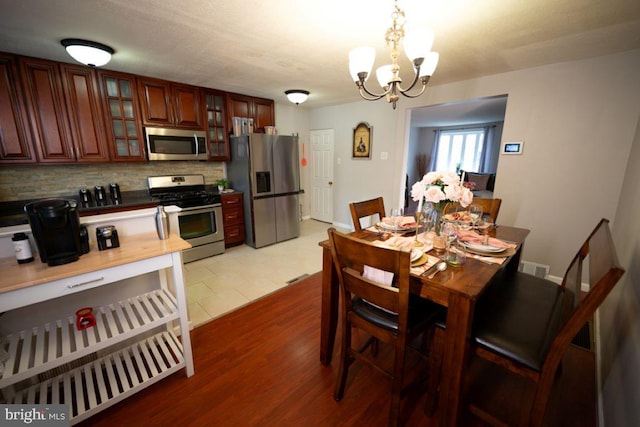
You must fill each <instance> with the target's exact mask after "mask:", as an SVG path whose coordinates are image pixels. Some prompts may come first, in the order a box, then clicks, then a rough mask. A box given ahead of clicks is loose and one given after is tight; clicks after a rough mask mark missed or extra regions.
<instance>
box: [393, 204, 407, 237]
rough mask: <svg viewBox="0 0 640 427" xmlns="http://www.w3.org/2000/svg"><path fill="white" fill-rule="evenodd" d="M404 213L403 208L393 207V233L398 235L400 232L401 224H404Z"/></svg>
mask: <svg viewBox="0 0 640 427" xmlns="http://www.w3.org/2000/svg"><path fill="white" fill-rule="evenodd" d="M403 215H404V209H403V208H393V209H391V215H390V217H391V224H392V225H393V233H394V234H396V235H398V234H400V224H402V217H403Z"/></svg>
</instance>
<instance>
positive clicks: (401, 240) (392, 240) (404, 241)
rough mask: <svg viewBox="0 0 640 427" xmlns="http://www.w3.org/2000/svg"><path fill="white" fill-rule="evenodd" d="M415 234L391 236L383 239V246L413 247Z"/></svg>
mask: <svg viewBox="0 0 640 427" xmlns="http://www.w3.org/2000/svg"><path fill="white" fill-rule="evenodd" d="M415 238H416V237H415V235H411V236H395V235H394V236H391V237H389V238H388V239H387V240H385V241H384V245H385V246H389V247H392V248H413V242H414V240H415Z"/></svg>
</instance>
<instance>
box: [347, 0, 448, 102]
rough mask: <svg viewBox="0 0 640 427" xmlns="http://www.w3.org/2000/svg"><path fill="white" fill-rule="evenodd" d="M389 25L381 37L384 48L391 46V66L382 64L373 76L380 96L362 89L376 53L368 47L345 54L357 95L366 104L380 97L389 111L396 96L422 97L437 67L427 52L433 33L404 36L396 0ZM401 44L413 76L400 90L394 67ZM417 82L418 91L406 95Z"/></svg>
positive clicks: (435, 55) (433, 56)
mask: <svg viewBox="0 0 640 427" xmlns="http://www.w3.org/2000/svg"><path fill="white" fill-rule="evenodd" d="M391 18H392V19H393V22H392V24H391V27H389V28H388V29H387V33H386V34H385V36H384V38H385V40H386V42H387V46H389V45H391V61H392V62H391V64H389V65H383V66H382V67H379V68H378V69H377V70H376V77H377V78H378V83H379V84H380V86H381V87H382V89H383V91H384V92H382V93H374V92H371V91H370V90H369V89H367V87H366V86H365V82H366V81H367V78H368V77H369V75H370V74H371V68H372V67H373V62H374V61H375V59H376V51H375V49H374V48H372V47H358V48H355V49H353V50H351V52H349V72H350V73H351V78H352V79H353V81H354V82H355V83H356V86H358V89H359V91H360V96H362V97H363V98H364V99H366V100H367V101H376V100H378V99H380V98H383V97H386V98H387V101H389V102H390V103H391V104H392V105H393V109H394V110H395V108H396V102H398V99H399V98H400V94H402V95H404V96H406V97H407V98H417V97H418V96H420V95H422V94H423V93H424V91H425V89H426V87H427V83H428V82H429V78H430V77H431V76H432V75H433V72H434V71H435V69H436V66H437V65H438V59H439V55H438V53H437V52H431V46H432V45H433V32H431V31H417V32H411V33H409V34H406V35H405V31H404V24H405V14H404V10H402V9H400V7H398V0H395V1H394V10H393V13H392V14H391ZM402 41H403V46H404V50H405V53H406V55H407V57H408V58H409V60H410V61H411V62H412V63H413V68H414V72H415V75H414V77H413V81H412V82H411V84H410V85H409V87H407V88H406V89H403V88H402V87H401V86H400V84H401V83H402V79H401V78H400V75H399V74H400V65H398V56H399V54H398V45H399V44H400V42H402ZM418 81H420V84H421V86H422V87H421V88H420V90H419V91H418V92H414V93H409V92H410V91H411V90H412V89H413V88H414V87H415V86H416V84H417V83H418Z"/></svg>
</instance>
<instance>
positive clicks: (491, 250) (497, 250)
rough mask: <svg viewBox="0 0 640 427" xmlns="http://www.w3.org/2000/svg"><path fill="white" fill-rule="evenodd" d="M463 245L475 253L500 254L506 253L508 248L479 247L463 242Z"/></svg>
mask: <svg viewBox="0 0 640 427" xmlns="http://www.w3.org/2000/svg"><path fill="white" fill-rule="evenodd" d="M462 245H463V246H464V247H465V248H467V249H471V250H473V251H480V252H485V253H487V252H489V253H500V252H504V251H505V250H506V249H507V248H501V247H499V246H491V245H478V244H476V243H465V242H462Z"/></svg>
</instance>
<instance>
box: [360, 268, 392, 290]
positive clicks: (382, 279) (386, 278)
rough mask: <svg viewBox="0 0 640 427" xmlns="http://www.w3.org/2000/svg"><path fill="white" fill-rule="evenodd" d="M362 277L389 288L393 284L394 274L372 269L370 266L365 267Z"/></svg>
mask: <svg viewBox="0 0 640 427" xmlns="http://www.w3.org/2000/svg"><path fill="white" fill-rule="evenodd" d="M362 277H364V278H366V279H369V280H373V281H374V282H378V283H382V284H383V285H387V286H391V283H392V282H393V273H392V272H390V271H384V270H380V269H379V268H375V267H371V266H370V265H365V266H364V270H363V271H362Z"/></svg>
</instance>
